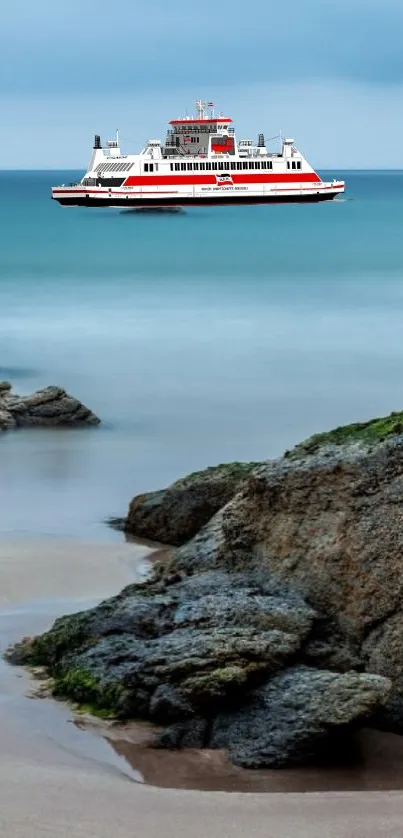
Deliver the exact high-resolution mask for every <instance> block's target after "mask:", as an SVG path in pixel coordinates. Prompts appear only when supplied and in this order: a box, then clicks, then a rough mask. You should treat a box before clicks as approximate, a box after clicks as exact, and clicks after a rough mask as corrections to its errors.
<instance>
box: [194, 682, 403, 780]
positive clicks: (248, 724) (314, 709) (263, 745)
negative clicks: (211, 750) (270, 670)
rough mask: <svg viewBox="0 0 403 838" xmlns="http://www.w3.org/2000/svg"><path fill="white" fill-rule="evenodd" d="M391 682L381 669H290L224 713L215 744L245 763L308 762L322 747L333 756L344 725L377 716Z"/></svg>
mask: <svg viewBox="0 0 403 838" xmlns="http://www.w3.org/2000/svg"><path fill="white" fill-rule="evenodd" d="M390 688H391V683H390V681H388V679H386V678H382V677H380V676H379V675H366V674H357V673H355V672H347V673H345V674H343V675H338V674H337V673H334V672H326V671H321V670H315V669H309V668H307V667H301V666H300V667H294V668H291V669H287V670H285V672H281V673H280V674H279V675H277V676H275V677H274V678H272V679H271V680H270V681H269V682H268V683H267V684H265V685H264V686H262V687H259V689H257V690H255V691H254V692H253V693H252V695H251V696H250V699H249V701H248V702H247V703H246V704H245V705H244V706H243V707H241V708H240V709H239V710H236V711H235V712H233V713H229V714H222V715H219V716H218V717H217V718H216V719H215V721H214V724H213V729H212V732H211V737H210V741H209V745H210V747H215V748H228V751H229V756H230V758H231V760H232V761H233V762H235V763H236V764H237V765H242V766H243V767H244V768H279V767H283V766H285V765H291V764H293V763H301V762H308V761H309V760H310V759H311V758H312V757H315V756H317V755H318V753H319V752H320V750H321V747H324V748H326V752H327V756H328V757H329V756H330V754H329V751H330V749H331V748H334V750H335V751H336V750H338V749H339V747H340V745H339V742H340V735H341V734H342V733H343V732H344V731H343V728H347V727H348V726H349V725H351V723H352V722H354V721H355V720H357V719H359V720H360V721H361V722H362V721H363V720H364V719H365V718H366V717H371V716H372V715H373V714H374V712H375V711H376V710H377V708H378V707H380V706H382V705H383V704H384V703H385V701H386V699H387V696H388V693H389V691H390ZM332 731H337V738H333V739H332V737H331V735H330V734H331V733H332Z"/></svg>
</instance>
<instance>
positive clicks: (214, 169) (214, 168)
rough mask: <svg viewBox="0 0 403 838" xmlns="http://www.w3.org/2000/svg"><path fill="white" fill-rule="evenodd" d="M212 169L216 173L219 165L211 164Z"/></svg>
mask: <svg viewBox="0 0 403 838" xmlns="http://www.w3.org/2000/svg"><path fill="white" fill-rule="evenodd" d="M211 167H212V169H213V171H214V172H216V171H217V163H212V164H211Z"/></svg>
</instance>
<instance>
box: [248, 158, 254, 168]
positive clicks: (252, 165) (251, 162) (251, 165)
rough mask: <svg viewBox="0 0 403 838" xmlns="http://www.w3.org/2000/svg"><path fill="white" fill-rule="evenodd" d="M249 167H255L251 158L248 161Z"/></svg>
mask: <svg viewBox="0 0 403 838" xmlns="http://www.w3.org/2000/svg"><path fill="white" fill-rule="evenodd" d="M249 168H250V169H254V168H255V164H254V162H253V160H250V162H249Z"/></svg>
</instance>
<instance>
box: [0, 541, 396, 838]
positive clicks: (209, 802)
mask: <svg viewBox="0 0 403 838" xmlns="http://www.w3.org/2000/svg"><path fill="white" fill-rule="evenodd" d="M150 557H152V551H151V549H150V548H146V547H140V546H137V545H133V544H118V545H98V544H83V543H78V542H74V541H65V542H61V541H54V540H52V539H49V540H46V541H25V540H20V539H14V540H11V541H10V540H9V541H7V542H2V543H1V544H0V592H1V600H0V609H1V610H0V633H1V648H2V649H4V648H5V646H6V645H7V644H8V643H9V642H11V641H12V640H15V639H18V638H19V637H21V636H22V635H23V634H28V633H31V632H34V631H41V630H43V629H45V628H46V627H47V626H48V625H50V623H51V622H52V620H53V619H54V617H55V616H57V615H58V614H61V613H65V612H66V611H72V610H77V609H79V608H81V607H85V606H87V605H89V604H90V603H92V602H96V601H98V600H99V599H101V598H102V597H104V596H106V595H108V594H111V593H112V592H113V591H115V590H119V588H121V587H122V586H124V585H125V584H127V583H128V582H130V581H133V580H134V579H139V578H141V577H142V576H143V575H144V573H146V572H147V569H148V567H149V559H150ZM34 687H35V684H33V682H32V680H31V679H30V678H29V677H28V676H27V675H26V674H25V673H24V672H22V671H21V670H19V669H14V668H11V667H9V666H8V665H6V664H5V663H4V662H3V663H2V664H1V693H0V736H1V743H2V747H1V754H0V828H1V835H2V836H4V838H9V837H10V838H11V836H13V838H15V836H18V838H43V836H46V835H49V836H52V838H53V836H71V835H74V836H86V838H103V836H105V838H109V836H110V835H111V834H116V835H118V836H119V838H126V836H130V838H132V836H133V834H136V835H144V836H147V838H153V837H154V836H164V838H170V836H175V838H176V836H178V835H179V836H181V835H183V836H184V838H188V836H192V838H193V837H194V838H199V836H200V838H201V836H203V838H205V836H206V835H209V836H212V837H213V838H214V836H216V835H217V836H218V835H220V836H222V835H224V834H231V835H233V836H234V838H241V837H242V838H243V836H245V835H246V834H248V835H250V834H251V835H253V836H265V838H283V836H284V838H294V836H310V838H316V836H318V838H319V836H321V838H323V836H326V838H336V837H337V838H342V837H343V838H347V836H348V838H350V836H352V835H354V836H355V838H361V836H362V838H364V836H365V838H371V836H377V838H379V836H385V837H386V836H388V838H391V837H392V836H393V837H394V836H396V838H397V836H400V835H401V822H402V818H403V794H402V793H401V792H400V791H373V790H371V791H367V792H365V791H354V792H351V791H344V792H341V791H321V792H313V793H312V792H311V793H295V792H292V791H291V792H290V793H279V791H278V789H279V788H280V789H283V791H285V790H286V789H287V788H292V787H293V786H292V784H293V783H294V784H295V783H296V782H297V774H298V772H297V774H294V776H293V775H292V774H288V775H285V774H284V773H282V774H281V773H280V774H278V779H277V783H275V782H273V784H272V788H273V792H272V793H270V794H262V793H261V792H262V791H263V790H264V789H265V788H267V776H265V775H270V774H273V772H258V774H260V775H263V777H262V776H260V787H259V776H257V777H256V778H254V779H253V780H252V781H250V782H251V784H250V785H249V788H251V787H252V788H256V789H257V791H256V792H253V793H250V792H249V793H241V792H240V791H233V792H232V793H230V794H229V793H226V792H224V791H195V790H190V789H189V788H187V785H188V786H189V784H191V783H192V782H199V783H201V784H202V783H203V776H204V778H205V774H206V772H204V773H203V770H202V769H203V766H202V764H201V761H200V758H198V755H197V752H192V753H191V754H188V755H187V757H186V758H184V759H183V758H181V756H180V755H177V754H172V753H169V752H167V753H159V752H154V751H152V752H149V753H148V756H147V751H146V750H145V749H144V748H143V750H142V756H141V749H140V750H139V749H138V745H137V746H135V747H137V751H135V752H134V753H135V757H133V750H130V749H131V748H133V747H134V746H133V733H132V734H131V737H130V735H127V736H126V737H125V739H123V738H122V737H121V734H120V733H119V732H116V731H115V732H114V733H113V735H111V738H113V739H114V740H115V741H114V745H115V747H111V746H110V745H109V744H108V743H107V742H106V741H105V739H104V738H103V736H100V735H99V732H102V731H100V730H98V731H96V735H94V734H93V732H91V730H88V729H84V730H82V729H80V728H79V727H77V726H76V725H75V724H74V723H73V716H72V713H71V710H70V709H69V708H68V707H66V706H65V705H63V704H60V703H58V702H55V701H53V700H51V699H37V698H35V697H32V694H33V689H34ZM29 696H31V697H29ZM95 727H96V726H95ZM130 738H131V739H132V743H131V744H130ZM382 742H383V748H385V740H382ZM367 745H368V742H367ZM390 747H391V748H392V751H393V748H395V752H394V757H395V765H396V767H397V769H398V772H397V773H398V775H399V776H398V777H397V778H396V777H395V779H394V774H393V769H392V768H390V769H389V770H388V774H387V775H386V777H385V783H386V784H387V783H389V782H390V783H391V784H392V785H391V787H393V779H394V783H395V785H394V787H395V788H396V783H399V784H402V785H403V780H402V781H401V780H400V777H402V778H403V770H402V768H401V766H402V765H403V758H402V756H401V751H400V750H399V749H398V750H397V751H396V743H395V741H393V742H391V743H390ZM379 748H380V746H379V743H378V752H379V755H380V757H381V758H382V759H383V760H385V759H387V753H384V752H382V747H381V748H380V750H379ZM376 750H377V749H376V748H374V747H372V753H376ZM126 757H127V758H126ZM133 759H137V760H138V764H137V768H136V765H135V764H133V765H132V767H131V766H130V762H133ZM372 759H373V765H372V769H371V766H370V770H369V773H368V771H367V774H365V772H364V774H363V777H362V780H361V782H362V786H361V787H362V788H365V787H367V788H368V789H374V787H375V788H376V782H377V779H376V771H377V770H378V771H379V768H380V764H381V763H379V764H377V762H376V758H374V757H372ZM129 760H130V761H129ZM141 760H142V763H141ZM209 760H210V765H209ZM204 762H205V766H206V767H207V768H210V771H211V772H212V773H213V774H214V772H215V773H216V787H217V782H218V783H219V782H221V783H222V784H224V786H223V787H229V788H231V787H232V788H238V789H239V788H243V789H244V790H245V791H248V783H245V782H244V781H243V780H242V776H241V775H243V774H248V772H240V774H239V775H238V776H237V770H236V769H235V770H234V768H233V769H232V775H231V771H229V769H228V766H227V765H226V763H225V760H224V761H223V759H222V757H221V756H220V755H218V756H215V757H214V759H213V761H211V754H210V755H209V754H207V755H206V756H205V757H204ZM371 770H372V773H371ZM147 772H148V776H147ZM164 772H165V774H164ZM192 772H193V774H192ZM249 774H250V773H249ZM217 776H218V781H217ZM354 776H355V777H356V782H357V772H355V775H354ZM189 778H190V779H189ZM263 780H264V781H265V782H266V786H264V784H263V785H262V783H263ZM378 780H379V777H378ZM340 781H341V780H340V777H339V779H338V780H337V779H336V782H335V785H336V787H337V782H339V783H340ZM153 782H154V783H155V785H154V786H153ZM176 782H177V785H179V786H182V788H180V789H176V788H161V787H160V788H157V787H155V786H156V785H159V786H164V785H165V786H175V783H176ZM310 782H311V787H314V784H315V778H314V776H311V778H310ZM316 782H318V779H317V778H316ZM322 782H323V786H324V787H326V779H325V778H322ZM345 782H346V783H347V784H348V783H349V782H350V783H353V782H354V777H353V776H352V777H351V778H347V779H346V780H345ZM147 783H150V784H149V785H147ZM225 783H226V785H225ZM231 783H232V785H231ZM242 783H243V785H242ZM253 784H255V785H253ZM365 784H367V786H366V785H365ZM374 784H375V785H374ZM213 787H214V786H213ZM218 787H219V785H218ZM294 787H295V785H294ZM305 787H306V788H309V783H308V786H305ZM330 787H331V786H330ZM381 788H385V785H384V786H381ZM259 792H260V793H259Z"/></svg>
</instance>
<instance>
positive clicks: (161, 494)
mask: <svg viewBox="0 0 403 838" xmlns="http://www.w3.org/2000/svg"><path fill="white" fill-rule="evenodd" d="M256 465H257V463H227V464H225V465H220V466H215V467H213V468H207V469H205V470H204V471H198V472H195V473H194V474H191V475H189V476H188V477H184V478H182V479H181V480H177V481H176V483H173V484H172V486H169V487H168V488H167V489H163V490H161V491H158V492H149V493H148V494H144V495H138V496H137V497H135V498H134V499H133V500H132V502H131V504H130V506H129V511H128V515H127V518H126V519H125V520H124V521H123V528H124V529H125V530H126V531H127V532H129V533H132V534H133V535H136V536H137V537H139V538H149V539H152V540H154V541H160V542H162V543H164V544H172V545H175V546H176V545H179V544H184V543H185V542H186V541H188V540H189V539H190V538H192V537H193V536H194V535H195V534H196V533H197V532H198V531H199V530H200V529H201V527H203V526H204V524H206V523H207V521H209V520H210V518H212V516H213V515H214V514H215V513H216V512H217V511H218V510H219V509H221V507H223V506H224V505H225V504H226V503H227V502H228V501H229V500H230V499H231V498H232V497H233V496H234V494H235V492H236V491H237V490H238V488H239V486H240V485H241V483H242V481H243V480H245V477H247V476H248V475H250V474H251V472H252V471H253V469H254V468H255V466H256ZM115 523H116V522H115Z"/></svg>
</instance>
